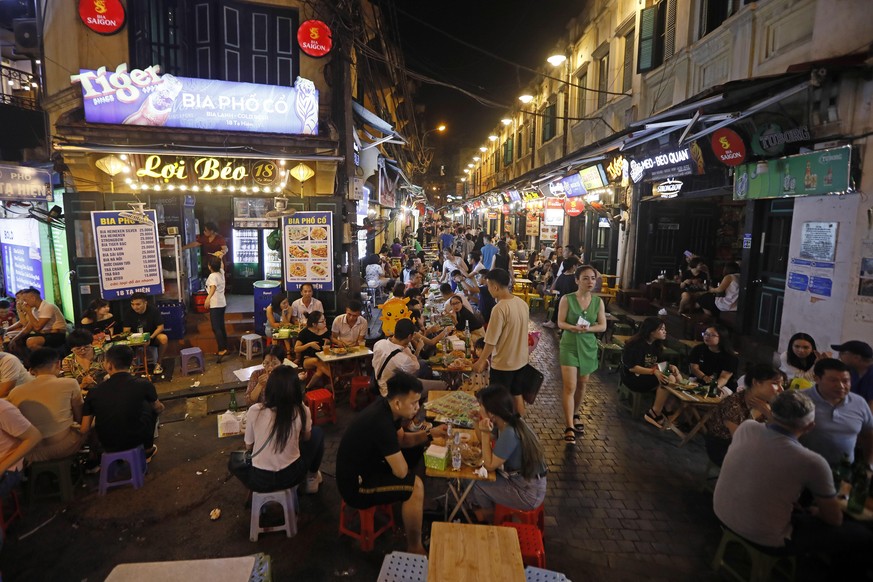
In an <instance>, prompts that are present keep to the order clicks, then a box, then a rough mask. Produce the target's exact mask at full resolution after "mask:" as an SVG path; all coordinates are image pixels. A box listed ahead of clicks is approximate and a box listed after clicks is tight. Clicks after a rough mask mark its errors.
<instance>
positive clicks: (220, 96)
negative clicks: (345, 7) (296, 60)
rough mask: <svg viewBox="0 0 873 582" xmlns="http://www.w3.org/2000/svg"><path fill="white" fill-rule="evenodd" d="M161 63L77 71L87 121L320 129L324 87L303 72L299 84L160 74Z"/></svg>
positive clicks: (74, 79) (225, 128) (273, 130)
mask: <svg viewBox="0 0 873 582" xmlns="http://www.w3.org/2000/svg"><path fill="white" fill-rule="evenodd" d="M160 71H161V68H160V66H159V65H152V66H150V67H146V68H145V69H133V70H130V71H128V68H127V64H126V63H122V64H121V65H118V67H117V68H116V69H115V71H114V72H113V71H111V70H107V68H106V67H100V68H99V69H97V70H96V71H94V70H88V69H82V70H80V71H79V74H78V75H71V76H70V81H71V82H72V83H79V84H81V85H82V96H83V99H84V104H85V121H87V122H88V123H106V124H120V125H140V126H152V127H180V128H186V129H205V130H222V131H252V132H261V133H287V134H304V135H315V134H317V133H318V90H317V89H316V88H315V84H314V83H313V82H312V81H310V80H308V79H304V78H302V77H298V78H297V81H296V82H295V83H294V87H279V86H274V85H259V84H255V83H232V82H228V81H214V80H211V79H192V78H188V77H176V76H173V75H170V74H164V75H162V74H160Z"/></svg>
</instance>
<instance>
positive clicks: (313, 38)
mask: <svg viewBox="0 0 873 582" xmlns="http://www.w3.org/2000/svg"><path fill="white" fill-rule="evenodd" d="M297 44H298V45H300V50H302V51H303V52H304V53H306V54H307V55H309V56H310V57H323V56H324V55H326V54H327V53H329V52H330V49H331V48H332V47H333V38H331V34H330V28H329V27H328V26H327V24H325V23H324V22H322V21H320V20H307V21H306V22H304V23H303V24H301V25H300V28H298V29H297Z"/></svg>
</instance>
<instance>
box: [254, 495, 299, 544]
mask: <svg viewBox="0 0 873 582" xmlns="http://www.w3.org/2000/svg"><path fill="white" fill-rule="evenodd" d="M268 503H278V504H279V505H281V506H282V509H283V510H284V512H285V522H284V523H283V524H282V525H276V526H272V527H261V508H262V507H264V506H265V505H266V504H268ZM298 509H299V505H298V502H297V487H296V486H294V487H292V488H290V489H283V490H281V491H271V492H270V493H256V492H252V520H251V525H250V526H249V540H251V541H253V542H256V541H258V536H259V535H260V534H262V533H269V532H273V531H284V532H285V535H286V536H288V537H289V538H293V537H294V536H296V535H297V511H298Z"/></svg>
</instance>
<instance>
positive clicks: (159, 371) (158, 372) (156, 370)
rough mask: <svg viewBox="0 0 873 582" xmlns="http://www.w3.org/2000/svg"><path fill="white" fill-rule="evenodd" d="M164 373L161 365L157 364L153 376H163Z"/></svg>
mask: <svg viewBox="0 0 873 582" xmlns="http://www.w3.org/2000/svg"><path fill="white" fill-rule="evenodd" d="M163 373H164V369H163V368H162V367H161V365H160V364H155V369H154V370H152V374H155V375H160V374H163Z"/></svg>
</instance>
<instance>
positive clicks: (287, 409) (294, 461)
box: [228, 366, 324, 493]
mask: <svg viewBox="0 0 873 582" xmlns="http://www.w3.org/2000/svg"><path fill="white" fill-rule="evenodd" d="M245 443H246V449H247V450H249V451H251V452H252V463H251V465H243V466H241V467H239V466H232V465H230V466H228V468H229V469H230V471H231V473H233V474H234V475H235V476H236V477H237V479H239V480H240V481H242V482H243V485H245V486H246V487H248V488H249V489H251V490H252V491H257V492H258V493H267V492H270V491H281V490H282V489H289V488H291V487H295V486H297V485H299V484H300V483H302V482H303V480H304V479H305V480H306V492H307V493H317V492H318V484H319V483H321V472H320V471H319V470H318V469H319V467H320V466H321V458H322V456H323V455H324V433H322V431H321V429H320V428H319V427H317V426H312V418H311V416H310V413H309V409H308V408H307V407H306V406H305V405H304V404H303V388H302V387H301V386H300V380H299V379H298V378H297V371H296V370H295V369H294V368H292V367H290V366H279V367H277V368H276V369H274V370H273V372H272V373H271V374H270V377H269V379H268V380H267V386H266V388H265V389H264V402H263V403H260V402H258V403H256V404H253V405H252V406H251V408H249V410H248V412H247V413H246V436H245Z"/></svg>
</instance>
